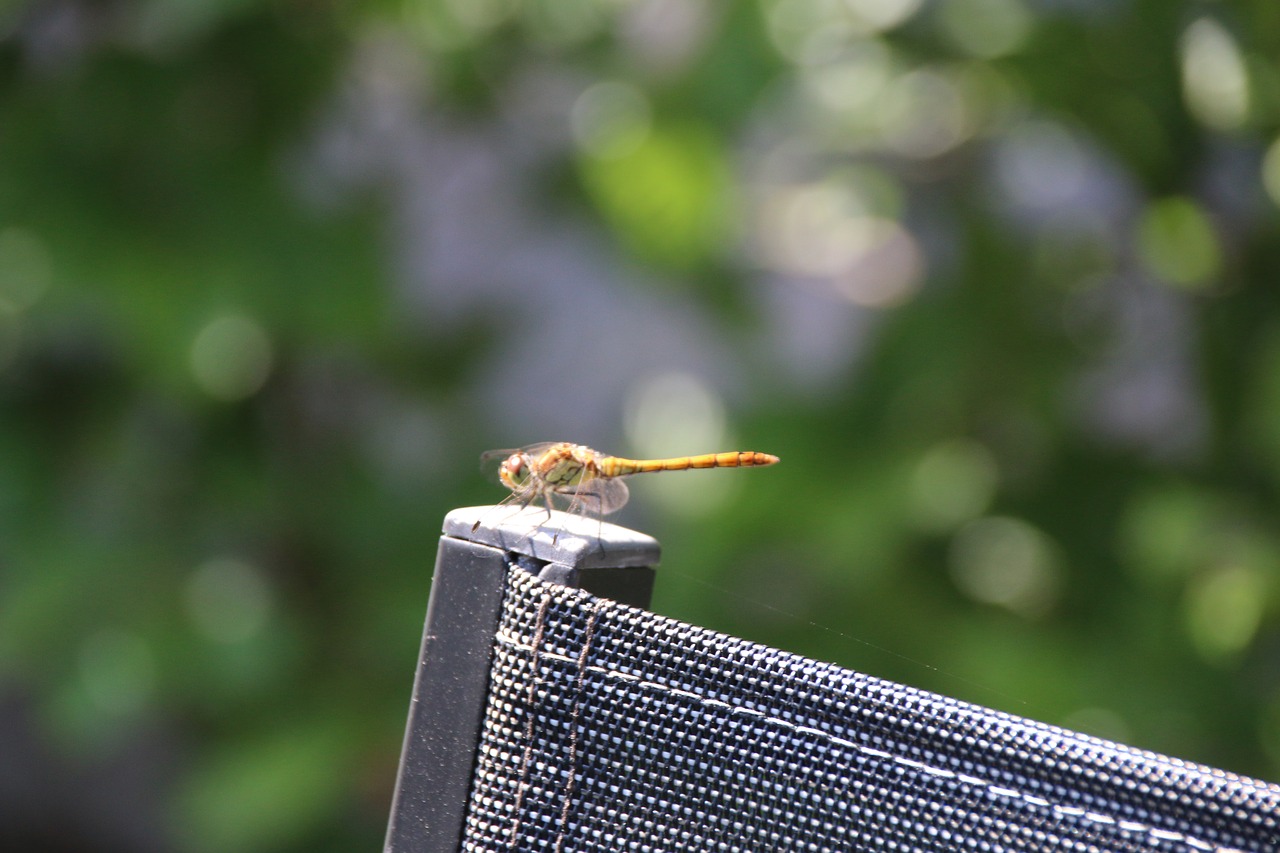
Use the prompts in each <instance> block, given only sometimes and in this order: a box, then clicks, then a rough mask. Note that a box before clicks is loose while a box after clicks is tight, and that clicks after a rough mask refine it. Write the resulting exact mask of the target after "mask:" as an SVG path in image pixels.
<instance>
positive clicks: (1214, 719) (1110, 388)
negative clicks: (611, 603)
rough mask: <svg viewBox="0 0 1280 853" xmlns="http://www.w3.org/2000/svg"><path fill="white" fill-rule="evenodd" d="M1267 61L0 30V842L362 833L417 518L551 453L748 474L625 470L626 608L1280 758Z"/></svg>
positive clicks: (790, 4) (890, 23)
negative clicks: (521, 461) (685, 458)
mask: <svg viewBox="0 0 1280 853" xmlns="http://www.w3.org/2000/svg"><path fill="white" fill-rule="evenodd" d="M1277 57H1280V6H1277V4H1275V3H1274V2H1271V0H1253V2H1237V3H1227V2H1222V3H1214V4H1202V3H1169V2H1163V0H1161V2H1156V0H1072V2H1056V3H1047V2H1040V3H1030V2H1027V0H939V2H930V3H921V2H919V0H841V2H837V0H754V2H752V0H748V1H747V2H738V3H729V2H707V3H691V2H682V0H572V1H571V2H570V0H555V1H554V2H552V1H551V0H401V2H381V3H366V4H354V3H343V2H328V3H302V2H286V3H263V2H254V0H239V2H213V1H212V0H205V2H186V3H166V2H159V0H152V2H145V0H132V1H130V0H109V2H88V0H48V2H32V3H16V4H15V3H11V4H7V5H5V6H4V7H3V10H2V11H0V406H2V407H3V409H2V411H3V417H2V418H0V449H2V450H3V458H4V460H5V464H4V465H3V466H0V507H3V512H2V513H0V751H3V753H4V754H5V755H7V756H13V757H12V758H8V759H6V761H7V762H8V764H9V767H8V769H7V770H6V771H5V787H0V797H6V798H8V799H10V800H11V801H12V803H25V804H27V805H26V807H24V808H18V809H16V810H15V808H9V807H5V808H0V815H5V817H4V818H3V819H4V820H6V821H8V820H13V821H15V823H14V825H13V826H3V827H0V837H8V836H10V835H11V836H12V838H13V839H15V840H16V842H17V843H18V844H20V845H26V846H25V847H24V846H19V847H14V848H13V849H49V850H55V849H68V850H69V849H77V850H81V849H83V850H126V849H127V850H191V851H206V850H207V851H214V850H217V851H286V850H304V849H305V850H348V849H357V848H361V847H362V848H366V849H367V848H369V847H370V846H372V845H376V844H377V843H378V840H379V838H380V837H381V834H382V832H383V828H384V827H385V822H386V816H387V810H388V808H389V801H390V793H391V787H392V784H393V782H394V774H395V766H396V760H397V757H398V753H399V746H400V739H401V736H402V733H403V724H404V718H405V711H406V706H407V701H408V696H409V690H410V687H411V681H412V671H413V662H414V658H415V655H416V651H417V646H418V641H419V634H420V631H421V624H422V617H423V612H424V607H425V604H426V595H427V590H428V585H429V574H430V566H431V562H432V559H433V555H434V548H435V538H436V535H437V532H436V531H437V530H438V526H437V525H438V522H439V520H440V518H441V517H442V516H443V514H444V513H445V512H446V511H447V510H448V509H450V508H452V507H454V506H458V505H465V504H468V503H483V502H490V501H494V500H497V499H498V498H499V497H500V496H501V494H500V492H498V491H497V488H496V487H495V486H492V485H491V484H486V483H484V482H483V481H482V480H481V479H480V478H479V477H478V476H477V473H476V464H475V460H476V458H477V456H478V454H479V453H480V452H481V451H483V450H486V449H488V447H489V446H490V445H504V444H505V445H520V444H526V443H530V442H533V441H540V440H548V439H556V440H559V439H563V440H572V441H581V442H584V443H588V444H591V445H593V446H596V447H599V448H600V449H602V450H606V451H610V452H616V453H624V454H629V455H638V454H649V455H652V454H655V453H680V454H683V453H690V452H705V451H709V450H725V449H735V447H738V446H740V447H741V449H758V450H763V451H767V452H771V453H776V454H778V455H779V456H781V457H782V460H783V462H782V464H781V465H779V466H778V467H776V468H771V469H768V470H763V471H734V472H699V473H698V474H696V475H695V474H689V475H664V476H663V477H654V478H652V480H644V481H642V482H637V483H636V484H635V487H634V489H633V491H634V494H635V496H636V497H635V499H634V501H633V506H631V507H628V509H627V510H626V511H624V515H623V516H622V519H621V520H622V521H623V522H624V523H628V524H632V525H635V526H638V527H642V528H643V529H645V530H647V531H649V532H652V533H654V534H655V535H657V536H658V537H659V538H660V539H661V540H662V541H663V544H664V549H665V554H666V557H665V559H666V561H667V565H666V566H665V567H664V569H663V573H662V575H661V580H660V584H659V589H658V593H657V597H656V600H655V602H654V606H655V609H656V610H658V611H659V612H664V613H667V614H670V615H672V616H675V617H678V618H681V619H686V620H688V621H693V622H698V623H700V624H705V625H709V626H711V627H714V628H716V629H720V630H724V631H728V632H732V633H735V634H739V635H742V636H746V637H749V638H752V639H755V640H759V641H762V642H766V643H769V644H771V645H775V646H780V647H783V648H787V649H790V650H794V651H797V652H801V653H803V654H806V655H809V656H811V657H817V658H822V659H827V660H833V661H836V662H839V663H841V664H843V665H846V666H850V667H853V668H857V669H859V670H862V671H866V672H870V673H873V674H876V675H880V676H883V677H887V678H892V679H896V680H900V681H903V682H906V683H909V684H913V685H917V686H921V687H925V688H928V689H933V690H937V691H940V692H944V693H947V694H950V695H953V696H958V697H960V698H964V699H967V700H970V701H976V702H980V703H983V704H986V705H992V706H996V707H1000V708H1003V709H1006V710H1009V711H1012V712H1014V713H1018V714H1022V715H1025V716H1031V717H1035V718H1038V719H1042V720H1046V721H1049V722H1053V723H1058V724H1062V725H1066V726H1070V727H1075V728H1080V729H1083V730H1086V731H1089V732H1093V733H1096V734H1099V735H1102V736H1106V737H1114V738H1117V739H1120V740H1123V741H1126V742H1129V743H1132V744H1135V745H1138V746H1142V747H1146V748H1151V749H1155V750H1159V751H1163V752H1167V753H1170V754H1174V755H1177V756H1180V757H1184V758H1188V759H1193V760H1197V761H1203V762H1207V763H1210V764H1214V765H1218V766H1222V767H1226V768H1228V769H1231V770H1234V771H1238V772H1243V773H1248V774H1252V775H1257V776H1263V777H1267V778H1271V779H1276V778H1280V523H1278V522H1280V290H1278V289H1277V284H1278V283H1280V227H1278V226H1280V65H1278V64H1277ZM681 477H687V479H680V478H681ZM14 778H17V779H20V780H21V784H19V785H17V786H16V787H15V786H14V785H13V784H11V783H10V781H9V780H10V779H14ZM15 792H17V793H15ZM32 804H35V805H32ZM13 815H16V816H17V817H11V816H13Z"/></svg>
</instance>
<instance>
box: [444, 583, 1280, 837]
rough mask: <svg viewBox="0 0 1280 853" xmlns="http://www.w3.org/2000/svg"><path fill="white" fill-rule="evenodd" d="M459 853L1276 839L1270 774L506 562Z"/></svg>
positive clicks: (1277, 806)
mask: <svg viewBox="0 0 1280 853" xmlns="http://www.w3.org/2000/svg"><path fill="white" fill-rule="evenodd" d="M478 756H479V757H478V760H477V767H476V774H475V780H474V783H473V789H472V794H471V801H470V804H469V807H468V817H467V823H466V830H465V836H464V839H463V849H464V850H467V851H472V853H480V851H499V850H502V851H510V850H518V851H526V850H528V851H533V850H547V851H558V852H563V851H655V852H656V851H675V850H723V851H772V850H814V851H842V850H899V851H908V850H910V851H917V850H919V851H934V850H937V851H950V850H991V851H999V850H1027V851H1040V850H1055V851H1059V850H1078V851H1100V850H1117V851H1127V850H1134V851H1139V850H1140V851H1220V853H1225V851H1230V850H1240V851H1258V852H1259V853H1261V851H1276V850H1278V849H1280V827H1278V824H1277V820H1278V817H1277V815H1278V814H1280V787H1277V786H1274V785H1268V784H1266V783H1262V782H1258V781H1254V780H1251V779H1247V778H1243V777H1240V776H1236V775H1232V774H1229V773H1225V772H1222V771H1218V770H1213V769H1210V768H1206V767H1202V766H1199V765H1195V764H1191V763H1188V762H1183V761H1178V760H1175V759H1171V758H1167V757H1163V756H1160V755H1156V754H1153V753H1150V752H1143V751H1138V750H1134V749H1129V748H1127V747H1123V746H1120V745H1117V744H1113V743H1109V742H1105V741H1102V740H1098V739H1095V738H1090V737H1086V736H1083V735H1079V734H1075V733H1072V732H1069V731H1065V730H1062V729H1058V728H1054V727H1051V726H1047V725H1043V724H1040V723H1035V722H1032V721H1029V720H1024V719H1021V718H1018V717H1015V716H1012V715H1008V714H1004V713H1000V712H996V711H991V710H988V709H985V708H981V707H978V706H975V705H971V704H966V703H963V702H959V701H956V700H953V699H948V698H945V697H942V696H937V695H934V694H931V693H927V692H924V691H920V690H914V689H912V688H909V687H904V686H901V685H898V684H894V683H891V682H886V681H882V680H879V679H875V678H871V677H869V676H866V675H861V674H859V673H856V672H851V671H849V670H845V669H841V668H839V667H836V666H832V665H828V664H823V663H818V662H815V661H812V660H807V659H805V658H802V657H798V656H796V655H791V654H788V653H785V652H780V651H777V650H774V649H770V648H767V647H764V646H760V645H757V644H754V643H749V642H747V641H744V640H739V639H735V638H732V637H728V636H724V635H721V634H717V633H715V632H712V631H708V630H705V629H702V628H698V627H695V626H691V625H686V624H683V623H680V622H676V621H674V620H671V619H667V618H665V617H662V616H658V615H655V614H652V613H649V612H646V611H643V610H637V609H634V608H631V607H626V606H624V605H620V604H617V603H614V602H611V601H608V600H605V599H598V598H594V597H592V596H590V595H588V594H586V593H584V592H581V591H579V590H575V589H571V588H567V587H563V586H557V585H551V584H546V583H543V582H541V581H539V580H538V579H537V578H535V577H534V576H532V575H530V574H528V573H527V572H525V571H523V570H520V569H513V570H512V571H511V573H510V575H509V578H508V589H507V593H506V600H505V603H504V606H503V614H502V619H501V625H500V628H499V631H498V634H497V637H496V642H495V650H494V658H493V666H492V670H491V675H490V698H489V705H488V709H487V711H486V714H485V720H484V726H483V732H482V739H481V744H480V749H479V753H478Z"/></svg>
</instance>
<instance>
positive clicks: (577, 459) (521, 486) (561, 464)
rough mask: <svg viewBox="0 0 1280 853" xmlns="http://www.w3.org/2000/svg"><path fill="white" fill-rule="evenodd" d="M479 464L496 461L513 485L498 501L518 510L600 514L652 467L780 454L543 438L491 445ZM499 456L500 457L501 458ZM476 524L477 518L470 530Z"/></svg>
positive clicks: (761, 460) (619, 503)
mask: <svg viewBox="0 0 1280 853" xmlns="http://www.w3.org/2000/svg"><path fill="white" fill-rule="evenodd" d="M481 460H482V463H485V464H486V467H487V466H488V465H492V464H493V463H495V462H497V463H498V469H497V478H498V481H499V482H500V483H502V485H504V486H506V487H507V488H508V489H510V490H511V494H510V495H508V496H507V497H506V498H505V499H504V500H503V501H502V502H501V504H500V505H510V504H517V505H519V507H520V508H521V509H524V508H525V507H527V506H529V505H531V504H533V503H534V502H540V503H542V505H543V506H545V507H546V509H547V514H548V517H549V516H550V514H551V511H552V510H553V509H555V508H556V506H557V505H559V506H563V507H564V508H565V509H566V510H567V511H568V512H574V511H578V512H581V513H582V514H584V515H592V516H597V517H599V516H602V515H608V514H609V513H611V512H616V511H618V510H619V509H621V508H622V507H623V506H624V505H625V504H626V502H627V498H628V497H630V495H631V492H630V490H629V489H628V488H627V484H626V483H625V482H624V481H623V478H624V477H629V476H631V475H632V474H648V473H651V472H655V471H687V470H691V469H695V468H752V467H761V466H764V465H773V464H775V463H776V462H777V461H778V457H776V456H773V455H771V454H768V453H758V452H756V451H754V450H732V451H728V452H726V453H704V454H701V455H699V456H674V457H671V458H669V459H624V458H623V457H621V456H606V455H605V454H603V453H600V452H598V451H595V450H592V449H591V448H590V447H584V446H583V445H581V444H571V443H570V442H567V441H547V442H543V443H541V444H531V445H529V446H528V447H524V448H521V449H519V450H491V451H489V452H488V453H486V454H484V455H483V456H482V457H481ZM498 460H501V461H500V462H499V461H498ZM479 526H480V522H479V521H477V522H476V523H475V524H474V525H473V526H472V530H475V529H476V528H477V527H479Z"/></svg>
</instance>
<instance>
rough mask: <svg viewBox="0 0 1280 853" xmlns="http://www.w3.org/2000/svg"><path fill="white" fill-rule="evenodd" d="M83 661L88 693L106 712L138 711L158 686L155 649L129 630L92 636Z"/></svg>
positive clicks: (84, 647)
mask: <svg viewBox="0 0 1280 853" xmlns="http://www.w3.org/2000/svg"><path fill="white" fill-rule="evenodd" d="M79 664H80V678H81V683H82V684H83V685H84V689H85V693H86V694H88V696H89V699H90V701H91V702H93V704H94V705H95V706H96V707H97V708H98V709H99V710H101V711H102V712H103V713H106V714H112V715H117V716H125V715H128V714H132V713H135V712H137V711H138V710H140V709H141V708H142V706H143V705H144V704H145V703H146V702H147V700H148V699H149V698H150V696H151V693H152V690H153V689H154V687H155V669H156V665H155V658H154V655H153V654H152V652H151V648H150V646H148V645H147V642H146V641H145V640H143V639H142V637H140V636H138V635H137V634H135V633H132V632H129V631H124V630H120V629H107V630H104V631H100V632H98V633H97V634H94V635H93V636H91V637H89V638H88V639H87V640H85V642H84V644H83V645H82V646H81V648H80V661H79Z"/></svg>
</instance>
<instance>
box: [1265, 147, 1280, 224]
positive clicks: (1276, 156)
mask: <svg viewBox="0 0 1280 853" xmlns="http://www.w3.org/2000/svg"><path fill="white" fill-rule="evenodd" d="M1262 185H1263V186H1264V187H1266V188H1267V195H1269V196H1271V200H1272V201H1273V202H1275V203H1276V206H1278V207H1280V138H1277V139H1276V141H1275V142H1272V143H1271V147H1270V148H1268V149H1267V153H1266V154H1265V155H1264V156H1263V158H1262Z"/></svg>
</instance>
